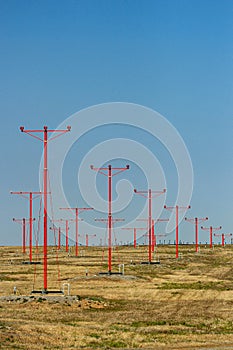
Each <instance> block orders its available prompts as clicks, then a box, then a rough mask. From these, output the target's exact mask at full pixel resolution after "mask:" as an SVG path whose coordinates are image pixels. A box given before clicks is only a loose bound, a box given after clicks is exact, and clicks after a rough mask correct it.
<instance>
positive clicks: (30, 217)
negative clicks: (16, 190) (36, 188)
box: [29, 192, 33, 262]
mask: <svg viewBox="0 0 233 350" xmlns="http://www.w3.org/2000/svg"><path fill="white" fill-rule="evenodd" d="M29 223H30V225H29V260H30V262H32V231H33V230H32V192H30V193H29Z"/></svg>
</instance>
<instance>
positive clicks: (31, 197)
mask: <svg viewBox="0 0 233 350" xmlns="http://www.w3.org/2000/svg"><path fill="white" fill-rule="evenodd" d="M10 193H11V194H18V195H20V196H22V197H24V198H26V199H29V263H31V264H33V261H32V245H33V244H32V236H33V221H34V220H35V219H33V208H32V201H33V200H34V199H36V198H38V197H40V196H41V195H42V192H35V191H18V192H14V191H11V192H10ZM34 195H35V196H34Z"/></svg>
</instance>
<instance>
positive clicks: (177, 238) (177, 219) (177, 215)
mask: <svg viewBox="0 0 233 350" xmlns="http://www.w3.org/2000/svg"><path fill="white" fill-rule="evenodd" d="M178 225H179V207H178V205H176V258H177V259H178V258H179V251H178V249H179V248H178V245H179V226H178Z"/></svg>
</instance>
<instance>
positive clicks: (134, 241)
mask: <svg viewBox="0 0 233 350" xmlns="http://www.w3.org/2000/svg"><path fill="white" fill-rule="evenodd" d="M136 245H137V229H136V228H134V229H133V246H134V248H136Z"/></svg>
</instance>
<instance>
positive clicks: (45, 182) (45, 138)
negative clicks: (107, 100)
mask: <svg viewBox="0 0 233 350" xmlns="http://www.w3.org/2000/svg"><path fill="white" fill-rule="evenodd" d="M70 130H71V127H70V126H67V129H66V130H51V129H48V127H47V126H44V129H42V130H25V129H24V127H23V126H21V127H20V131H21V132H24V133H26V134H28V135H30V136H32V137H34V138H35V139H37V140H40V141H42V142H43V146H44V172H43V193H44V289H43V293H47V292H48V276H47V275H48V258H47V245H48V242H47V240H48V238H47V226H48V214H47V204H48V200H47V195H48V142H49V141H52V140H54V139H55V138H57V137H58V136H61V135H62V134H64V133H67V132H69V131H70ZM40 133H42V134H43V138H41V137H39V136H38V135H36V134H40ZM48 133H54V134H55V133H56V135H55V136H53V137H51V138H50V139H48Z"/></svg>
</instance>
